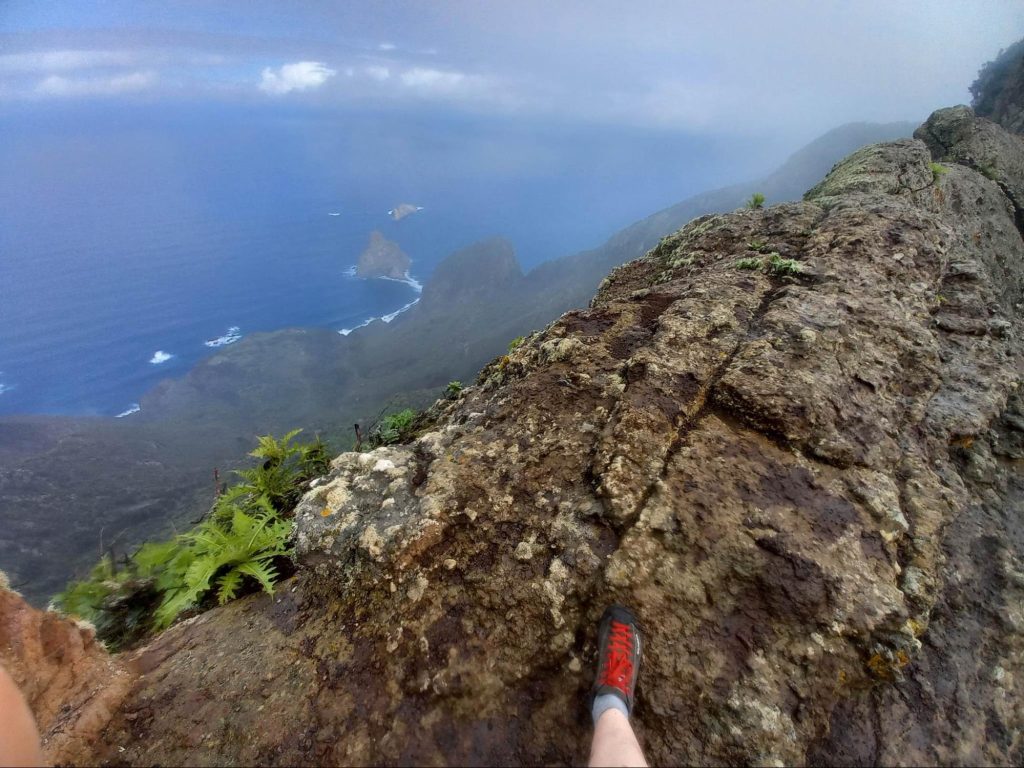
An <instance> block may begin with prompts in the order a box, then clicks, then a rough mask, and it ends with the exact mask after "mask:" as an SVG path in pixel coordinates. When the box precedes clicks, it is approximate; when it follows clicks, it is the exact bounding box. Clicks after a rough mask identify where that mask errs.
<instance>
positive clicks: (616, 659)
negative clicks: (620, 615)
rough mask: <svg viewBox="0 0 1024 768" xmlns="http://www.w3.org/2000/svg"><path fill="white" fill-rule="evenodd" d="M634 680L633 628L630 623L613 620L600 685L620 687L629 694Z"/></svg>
mask: <svg viewBox="0 0 1024 768" xmlns="http://www.w3.org/2000/svg"><path fill="white" fill-rule="evenodd" d="M632 682H633V628H632V627H631V626H630V625H629V624H623V623H622V622H619V621H615V620H614V619H613V620H612V623H611V631H610V632H609V634H608V651H607V654H606V656H605V667H604V672H603V674H602V675H601V679H600V681H599V684H600V685H610V686H612V687H613V688H618V689H619V690H620V691H622V692H623V693H624V694H626V695H627V696H629V688H630V686H631V684H632Z"/></svg>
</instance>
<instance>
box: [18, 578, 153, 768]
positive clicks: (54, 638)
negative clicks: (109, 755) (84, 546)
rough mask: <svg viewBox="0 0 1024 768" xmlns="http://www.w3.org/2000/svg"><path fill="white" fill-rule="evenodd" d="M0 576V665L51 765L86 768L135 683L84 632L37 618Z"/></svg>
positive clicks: (52, 618)
mask: <svg viewBox="0 0 1024 768" xmlns="http://www.w3.org/2000/svg"><path fill="white" fill-rule="evenodd" d="M4 581H5V580H4V579H3V575H2V574H0V665H2V666H3V667H4V669H6V670H7V671H8V672H9V673H10V675H11V677H12V678H13V680H14V682H15V683H16V684H17V685H18V687H19V688H21V691H22V693H23V694H24V695H25V699H26V701H27V702H28V705H29V708H30V709H31V710H32V714H33V716H34V717H35V719H36V724H37V725H38V727H39V731H40V736H41V740H42V746H43V755H44V757H45V758H46V759H47V760H48V761H49V762H50V763H52V764H56V765H67V764H88V763H89V762H90V761H91V760H90V755H91V754H92V750H93V748H94V742H95V741H96V739H97V738H98V736H99V734H100V733H101V731H102V730H103V729H104V728H105V727H106V725H107V724H108V723H109V721H110V718H111V715H112V714H113V713H114V712H115V711H116V710H117V708H118V707H119V706H120V704H121V700H122V699H123V698H124V697H125V694H127V693H128V691H129V689H130V688H131V685H132V682H133V681H134V676H133V675H132V673H130V672H129V671H128V670H127V669H125V668H124V667H123V665H122V664H121V663H120V662H119V661H117V660H115V659H113V658H112V657H111V656H110V655H109V654H108V653H107V652H106V651H105V650H104V649H103V647H102V646H101V645H100V644H99V643H97V642H96V637H95V632H93V630H92V628H91V627H86V626H79V625H78V624H76V623H74V622H73V621H69V620H68V619H65V618H62V617H60V616H58V615H57V614H54V613H47V612H44V611H39V610H37V609H35V608H33V607H32V606H30V605H29V604H28V603H26V602H25V601H24V600H23V599H22V598H21V596H20V595H18V594H17V593H16V592H12V591H10V590H9V589H7V588H6V586H7V585H6V584H5V583H3V582H4Z"/></svg>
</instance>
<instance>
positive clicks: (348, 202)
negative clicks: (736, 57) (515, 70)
mask: <svg viewBox="0 0 1024 768" xmlns="http://www.w3.org/2000/svg"><path fill="white" fill-rule="evenodd" d="M782 154H784V153H783V152H780V151H778V149H777V148H776V151H775V152H772V148H766V147H763V146H761V147H745V146H744V145H743V144H742V142H738V141H734V142H730V141H728V140H725V139H723V140H722V141H721V142H710V141H709V140H707V139H701V140H699V141H698V140H696V139H688V138H687V137H685V136H679V135H664V134H655V135H650V134H642V135H629V136H625V135H622V134H621V130H620V131H619V132H617V133H616V132H608V133H602V132H601V131H595V132H594V133H593V135H590V136H588V137H587V138H586V140H582V141H581V140H579V139H578V138H577V137H575V136H573V135H572V134H571V133H570V132H568V131H566V132H561V131H559V130H558V129H557V128H551V127H550V126H548V127H546V128H545V130H544V132H543V133H539V132H537V131H535V130H534V129H533V128H531V127H530V126H529V125H523V126H520V127H519V128H516V129H511V128H509V127H508V125H507V124H503V126H502V127H500V128H498V127H496V126H490V125H488V124H487V123H486V122H481V121H461V122H459V121H452V120H451V119H446V120H441V119H432V118H430V117H429V116H423V117H421V118H420V119H418V120H417V121H416V122H413V123H410V122H409V121H408V119H405V120H404V122H401V123H399V119H398V118H397V117H394V116H378V117H376V118H374V119H371V118H369V117H367V116H365V115H363V116H361V117H354V116H345V115H337V116H334V117H332V118H331V119H325V118H324V116H323V115H321V114H304V113H301V112H295V113H292V114H287V115H284V116H282V115H281V114H280V113H278V112H275V113H269V112H261V111H259V110H255V109H252V108H251V107H239V108H237V109H227V108H225V107H218V108H217V109H216V110H214V109H212V108H204V109H199V108H189V107H177V108H173V109H172V108H167V107H166V106H164V107H160V108H157V107H147V108H139V109H138V110H137V111H136V112H134V113H132V114H130V115H128V116H127V117H126V116H125V115H123V114H120V115H118V117H117V118H116V119H115V118H114V117H112V116H110V115H109V114H108V113H107V112H106V111H105V110H104V109H103V108H102V106H96V105H93V106H90V107H86V106H70V107H69V106H65V107H61V108H59V109H58V108H56V107H53V108H49V109H44V108H43V107H31V108H29V107H25V108H23V109H21V110H20V111H19V109H12V110H8V112H7V113H6V114H4V115H3V116H2V117H0V413H2V414H13V413H55V414H56V413H60V414H83V415H84V414H95V415H109V416H116V415H119V414H125V415H126V418H130V412H131V411H132V410H133V409H134V407H135V404H136V403H137V402H138V401H139V398H140V397H141V395H142V394H143V393H144V392H145V391H146V390H147V389H148V388H150V387H151V386H153V385H154V384H156V383H157V382H158V381H159V380H160V379H162V378H165V377H172V376H181V375H183V374H185V373H186V372H187V371H188V369H189V368H190V367H191V366H192V365H194V364H195V363H196V362H197V361H199V360H200V359H202V358H203V357H205V356H208V355H210V354H212V353H214V352H215V351H216V350H217V348H218V347H220V346H225V345H226V344H229V343H234V342H236V341H237V340H238V339H240V338H244V337H245V336H246V335H249V334H253V333H257V332H262V331H273V330H276V329H280V328H284V327H290V326H317V327H326V328H333V329H336V330H339V331H341V330H343V329H350V328H353V327H356V326H358V325H360V324H361V323H364V322H365V321H366V320H367V319H369V318H371V317H381V316H384V315H387V314H389V313H393V312H395V311H396V310H398V309H400V308H401V307H404V306H406V305H408V304H409V303H410V302H411V301H413V300H414V299H415V298H416V292H415V290H414V288H413V287H411V286H409V285H405V284H403V283H400V282H395V281H387V280H369V281H366V280H358V279H354V278H352V277H351V276H350V275H347V274H346V270H347V269H348V268H349V267H351V266H352V265H353V264H354V263H355V262H356V260H357V258H358V255H359V253H360V252H361V250H362V249H363V248H364V247H365V245H366V242H367V239H368V236H369V233H370V231H371V230H373V229H378V230H380V231H381V232H382V233H383V234H384V235H385V237H388V238H390V239H393V240H396V241H397V242H398V243H399V244H400V245H401V247H402V248H403V249H404V250H405V251H406V253H408V254H409V256H410V257H411V258H412V260H413V266H412V270H411V274H412V276H413V277H415V278H417V279H418V280H420V281H426V279H428V278H429V276H430V274H431V272H432V270H433V268H434V267H435V266H436V264H437V263H438V262H439V261H440V260H441V259H442V258H443V257H444V256H446V255H447V254H448V253H450V252H452V251H454V250H456V249H458V248H461V247H463V246H465V245H468V244H469V243H471V242H473V241H474V240H477V239H480V238H483V237H488V236H491V235H504V236H506V237H508V238H509V239H511V240H512V242H513V243H514V244H515V246H516V250H517V253H518V254H519V258H520V260H521V262H522V263H523V265H524V268H529V267H531V266H535V265H536V264H538V263H540V262H542V261H544V260H547V259H550V258H553V257H557V256H561V255H566V254H569V253H573V252H575V251H578V250H582V249H585V248H589V247H593V246H596V245H598V244H599V243H600V242H601V241H602V240H603V239H604V238H606V237H607V236H608V235H610V234H611V233H613V232H614V231H616V230H617V229H619V228H621V227H623V226H625V225H627V224H629V223H630V222H631V221H634V220H636V219H638V218H642V217H643V216H645V215H648V214H650V213H652V212H654V211H655V210H657V209H658V208H660V207H662V206H665V205H668V204H670V203H673V202H675V201H677V200H679V199H682V198H684V197H686V196H687V195H689V194H692V193H694V192H697V191H701V190H702V189H705V188H707V187H709V186H715V185H718V184H721V183H725V182H728V181H732V180H735V179H737V178H745V177H749V176H753V175H756V174H757V173H758V172H760V171H761V170H763V169H764V168H766V167H768V165H770V163H771V162H773V161H776V160H778V159H780V158H781V155H782ZM405 202H408V203H413V204H415V205H421V206H423V210H422V211H421V212H419V213H416V214H414V215H412V216H409V217H407V218H405V219H403V220H402V221H398V222H395V221H392V220H391V219H390V218H389V217H388V215H387V211H388V210H389V209H390V208H392V207H394V206H395V205H397V204H399V203H405ZM331 214H338V215H331Z"/></svg>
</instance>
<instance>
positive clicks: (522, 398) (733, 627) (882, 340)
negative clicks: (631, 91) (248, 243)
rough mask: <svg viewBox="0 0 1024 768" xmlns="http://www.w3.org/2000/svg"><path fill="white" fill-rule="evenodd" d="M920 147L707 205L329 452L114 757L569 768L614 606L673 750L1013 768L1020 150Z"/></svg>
mask: <svg viewBox="0 0 1024 768" xmlns="http://www.w3.org/2000/svg"><path fill="white" fill-rule="evenodd" d="M919 135H920V136H921V137H922V139H917V140H910V139H908V140H901V141H896V142H892V143H889V144H881V145H876V146H873V147H869V148H866V149H863V150H861V151H858V152H856V153H854V154H853V155H851V156H850V157H849V158H848V159H847V160H845V161H844V162H842V163H841V164H839V165H838V166H836V167H835V168H834V169H833V170H832V172H831V173H830V174H829V175H828V177H827V178H826V179H825V180H824V181H822V182H821V183H820V184H819V185H818V186H816V187H815V188H814V189H812V190H811V191H810V192H809V193H808V195H807V196H806V199H805V201H803V202H800V203H792V204H784V205H779V206H774V207H771V208H768V209H765V210H760V211H739V212H736V213H733V214H729V215H718V216H705V217H701V218H699V219H696V220H695V221H693V222H691V223H690V224H689V225H687V226H686V227H684V228H683V229H682V230H680V231H679V232H678V233H676V234H674V235H671V236H669V237H667V238H665V239H664V240H663V241H662V242H661V243H660V245H658V246H657V247H656V248H655V249H654V250H652V251H651V252H650V253H649V254H647V255H646V256H645V257H644V258H642V259H639V260H637V261H634V262H631V263H630V264H627V265H625V266H623V267H621V268H619V269H617V270H615V271H614V272H613V273H612V274H611V275H609V277H608V278H607V279H606V280H605V281H604V283H603V284H602V286H601V288H600V290H599V292H598V294H597V296H596V297H595V298H594V300H593V302H592V305H591V307H590V308H589V309H587V310H583V311H574V312H570V313H568V314H566V315H564V316H563V317H562V318H561V319H559V320H558V321H556V322H555V323H553V324H552V325H550V326H549V327H548V328H546V329H545V330H544V331H542V332H539V333H536V334H534V335H532V336H531V337H529V338H528V339H527V340H526V341H525V342H524V343H523V344H522V345H520V346H518V347H516V348H515V349H514V350H512V351H511V352H510V353H509V354H508V355H505V356H502V357H500V358H498V359H497V360H495V361H494V362H493V363H492V364H490V365H489V366H487V367H486V368H485V369H484V370H483V371H482V372H481V374H480V377H479V380H478V382H477V386H475V387H472V388H469V389H467V390H466V391H465V392H464V394H463V396H462V397H461V398H460V399H459V400H457V401H455V402H452V403H443V402H442V403H439V404H438V405H437V406H435V409H434V411H433V416H434V418H435V419H436V421H435V424H434V426H433V427H432V428H430V429H429V430H428V431H426V433H425V434H423V435H422V436H421V437H420V438H419V439H417V440H416V441H415V442H413V443H411V444H408V445H402V446H394V447H388V448H380V449H377V450H375V451H373V452H370V453H366V454H343V455H341V456H339V457H338V458H337V459H336V460H335V461H334V462H333V464H332V468H331V472H330V474H329V476H328V477H326V478H325V479H324V480H323V481H322V482H320V483H319V484H317V485H316V487H314V488H313V489H312V490H311V491H310V493H309V494H308V495H307V496H306V497H305V498H304V499H303V501H302V503H301V505H300V507H299V509H298V512H297V532H296V551H297V554H298V558H299V561H300V564H301V566H302V570H301V571H300V574H299V575H298V576H297V577H295V578H294V579H293V580H291V581H290V582H288V583H286V584H283V585H281V587H280V588H279V590H278V593H277V595H276V596H275V597H274V598H266V597H258V598H250V599H246V600H242V601H239V602H237V603H235V604H232V605H228V606H225V607H224V608H221V609H217V610H215V611H211V612H209V613H207V614H204V615H202V616H200V617H198V618H196V619H193V620H191V621H189V622H186V623H184V624H182V625H180V626H177V627H175V628H172V629H171V630H170V631H169V632H167V633H165V634H164V635H163V636H161V637H159V638H157V639H156V640H155V641H154V642H153V643H152V644H151V645H150V646H149V647H148V648H147V649H144V650H143V651H141V652H140V653H139V654H138V655H137V656H136V657H135V659H134V663H135V665H136V667H137V668H139V669H140V670H145V674H143V675H142V677H141V678H140V680H139V682H138V684H137V685H136V687H135V689H134V690H133V692H132V694H131V695H130V696H129V698H128V699H127V701H126V703H125V705H124V707H123V709H122V711H121V712H120V713H119V714H118V715H117V716H116V717H115V720H114V721H113V722H112V724H111V726H110V727H109V728H108V730H107V732H106V734H105V736H104V739H103V741H102V742H101V743H100V744H98V745H97V750H96V752H95V753H94V755H93V757H94V758H95V759H116V760H118V761H126V762H128V763H132V764H136V763H139V764H143V763H145V764H150V763H154V762H156V763H253V762H258V763H275V764H290V763H342V764H371V763H372V764H380V763H403V764H404V763H430V764H466V763H488V764H512V763H574V762H582V761H583V760H584V759H585V756H586V749H587V742H588V739H589V717H588V714H587V712H586V710H585V707H584V706H583V704H582V702H583V700H584V695H585V692H586V690H587V688H588V686H589V684H590V682H591V677H590V675H591V672H590V669H591V665H592V662H593V656H594V637H593V626H594V623H595V621H596V620H597V618H598V616H599V615H600V613H601V611H602V609H603V608H604V606H605V605H606V604H607V603H609V602H612V601H621V602H624V603H627V604H630V605H632V606H633V607H634V608H635V609H636V610H637V612H638V614H639V616H640V617H641V619H642V621H643V622H644V624H645V626H646V632H647V636H648V643H647V649H648V650H647V655H646V658H645V661H644V667H643V671H642V674H641V679H640V692H639V700H638V701H639V703H638V709H637V713H636V718H635V720H636V726H637V730H638V732H639V735H640V738H641V740H642V742H643V744H644V747H645V750H646V752H647V755H648V757H649V759H650V760H651V762H652V763H656V764H661V763H666V764H688V763H716V764H718V763H757V764H792V763H803V762H807V761H818V762H828V763H841V764H863V763H871V762H880V763H886V764H893V763H904V764H920V763H964V764H967V763H970V764H978V763H1003V764H1021V762H1024V739H1022V733H1024V732H1022V727H1024V704H1022V702H1024V690H1022V687H1024V663H1022V662H1024V660H1022V653H1024V613H1022V607H1021V606H1022V605H1024V471H1022V470H1024V465H1022V462H1024V391H1022V390H1021V388H1020V385H1021V380H1022V378H1024V347H1022V338H1024V336H1022V332H1024V283H1022V278H1024V240H1022V236H1024V231H1022V228H1021V221H1020V218H1019V209H1018V208H1017V202H1016V201H1017V200H1019V198H1018V197H1016V195H1017V190H1018V189H1019V187H1020V185H1021V183H1022V182H1024V174H1022V173H1021V171H1020V169H1021V168H1022V165H1021V164H1022V163H1024V140H1022V139H1021V138H1019V137H1014V136H1010V135H1008V134H1006V133H1004V132H1003V131H1002V130H1001V129H999V128H997V127H995V126H994V125H993V124H991V123H989V122H988V121H986V120H983V119H979V118H975V117H974V116H973V115H972V114H971V113H970V112H969V111H968V110H966V109H964V108H956V109H954V110H943V111H940V112H938V113H936V114H935V115H933V116H932V117H931V118H930V119H929V121H928V123H927V124H926V125H925V126H923V127H922V129H921V132H920V134H919ZM989 149H993V151H994V152H995V153H996V154H995V157H994V159H995V160H996V165H995V168H996V171H995V176H996V178H992V177H991V176H992V174H988V173H985V172H984V168H982V167H981V165H980V164H979V163H978V158H987V157H988V156H987V155H986V154H985V153H986V152H988V151H989Z"/></svg>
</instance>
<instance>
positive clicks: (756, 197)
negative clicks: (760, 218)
mask: <svg viewBox="0 0 1024 768" xmlns="http://www.w3.org/2000/svg"><path fill="white" fill-rule="evenodd" d="M747 208H749V209H750V210H752V211H759V210H761V209H762V208H764V195H762V194H761V193H760V192H755V193H754V194H752V195H751V196H750V199H749V200H747Z"/></svg>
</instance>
